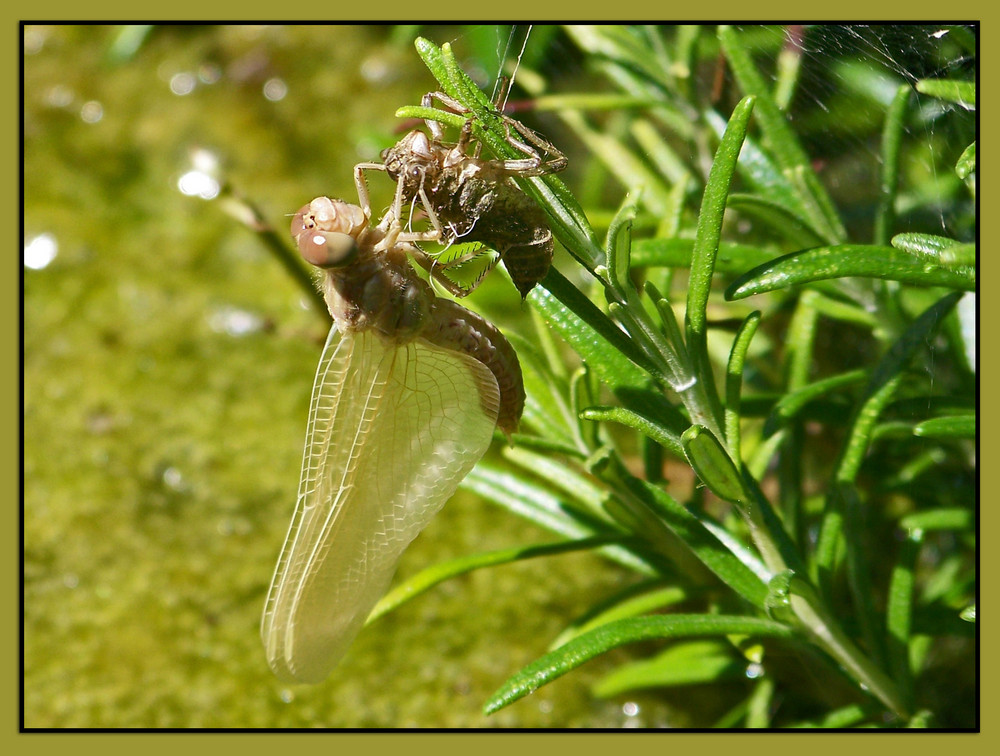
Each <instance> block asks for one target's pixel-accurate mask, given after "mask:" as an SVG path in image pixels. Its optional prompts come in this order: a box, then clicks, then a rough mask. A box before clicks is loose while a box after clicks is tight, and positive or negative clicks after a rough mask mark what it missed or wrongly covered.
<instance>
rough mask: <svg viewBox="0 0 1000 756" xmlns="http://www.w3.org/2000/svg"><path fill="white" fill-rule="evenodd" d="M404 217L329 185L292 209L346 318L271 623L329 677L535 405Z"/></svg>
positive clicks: (334, 307)
mask: <svg viewBox="0 0 1000 756" xmlns="http://www.w3.org/2000/svg"><path fill="white" fill-rule="evenodd" d="M390 225H391V224H389V223H380V224H379V225H377V226H371V225H370V224H369V218H368V215H367V213H365V212H364V211H363V210H362V209H361V208H360V207H358V206H357V205H352V204H349V203H347V202H343V201H341V200H331V199H328V198H327V197H318V198H316V199H314V200H313V201H312V202H310V203H309V204H308V205H306V206H305V207H303V208H301V209H300V210H299V212H298V213H297V214H296V215H295V218H294V219H293V221H292V228H291V231H292V236H293V237H294V238H295V241H296V243H297V245H298V247H299V250H300V252H301V253H302V255H303V257H304V258H305V259H306V260H307V261H308V262H309V263H311V264H312V265H314V266H316V267H318V268H319V269H320V270H322V271H323V272H324V275H323V281H322V289H323V293H324V297H325V299H326V302H327V305H328V307H329V309H330V314H331V315H332V316H333V320H334V325H333V327H332V328H331V330H330V335H329V337H328V339H327V341H326V346H325V347H324V349H323V354H322V357H321V358H320V363H319V368H318V370H317V372H316V379H315V383H314V386H313V393H312V400H311V403H310V409H309V422H308V427H307V431H306V443H305V452H304V455H303V460H302V474H301V479H300V483H299V492H298V500H297V502H296V505H295V513H294V515H293V518H292V523H291V526H290V528H289V530H288V535H287V537H286V539H285V545H284V547H283V549H282V552H281V556H280V558H279V560H278V565H277V568H276V569H275V573H274V578H273V580H272V583H271V588H270V591H269V592H268V596H267V603H266V605H265V609H264V616H263V620H262V623H261V637H262V639H263V641H264V646H265V649H266V652H267V658H268V661H269V663H270V665H271V668H272V669H273V670H274V672H275V674H276V675H277V676H278V677H280V678H281V679H283V680H286V681H289V682H305V683H315V682H320V681H322V680H323V679H324V678H326V676H327V675H328V674H329V673H330V671H331V670H332V669H333V668H334V666H336V664H337V663H338V661H339V660H340V659H341V657H342V656H343V655H344V653H345V652H346V651H347V648H348V646H349V645H350V643H351V641H352V640H353V639H354V637H355V636H356V635H357V633H358V632H359V631H360V629H361V627H362V625H363V624H364V622H365V619H366V618H367V617H368V615H369V613H370V612H371V609H372V607H373V606H374V605H375V603H376V602H377V601H378V599H379V598H380V597H381V596H382V594H383V593H384V592H385V590H386V588H387V587H388V584H389V581H390V579H391V578H392V575H393V573H394V572H395V569H396V564H397V562H398V561H399V558H400V556H401V555H402V553H403V551H404V550H405V548H406V547H407V545H408V544H409V543H410V541H412V540H413V539H414V538H415V537H416V536H417V534H418V533H419V532H420V531H421V530H422V529H423V528H424V526H426V525H427V523H428V522H429V521H430V519H431V518H432V517H433V516H434V514H435V513H436V512H437V511H438V510H439V509H440V508H441V506H442V505H443V504H444V503H445V501H446V500H447V499H448V498H449V497H450V496H451V495H452V494H453V493H454V492H455V490H456V488H457V487H458V484H459V483H460V482H461V481H462V479H463V478H464V477H465V476H466V475H467V474H468V473H469V472H470V471H471V470H472V468H473V467H474V466H475V465H476V463H477V462H478V461H479V460H480V458H481V457H482V456H483V454H485V452H486V450H487V448H488V446H489V444H490V441H491V439H492V437H493V432H494V429H495V428H499V429H500V430H501V431H503V432H504V433H505V434H507V435H508V436H509V435H510V434H511V433H513V432H514V431H515V430H516V428H517V425H518V421H519V419H520V416H521V412H522V410H523V407H524V386H523V382H522V378H521V368H520V365H519V363H518V360H517V355H516V354H515V353H514V350H513V348H512V347H511V346H510V344H509V343H508V342H507V340H506V339H505V338H504V337H503V335H502V334H501V333H500V331H499V330H497V328H496V327H495V326H494V325H493V324H491V323H489V322H488V321H486V320H484V319H483V318H482V317H481V316H479V315H477V314H475V313H473V312H471V311H469V310H467V309H465V308H464V307H462V306H460V305H459V304H458V303H456V302H454V301H453V300H451V299H444V298H439V297H437V296H436V295H435V293H434V291H433V290H432V288H431V286H430V285H429V284H428V282H427V281H425V280H424V279H422V278H420V277H419V276H418V275H417V274H416V272H415V271H414V270H413V268H412V267H411V266H410V264H409V262H408V260H407V253H408V252H410V251H412V250H410V248H409V245H408V244H407V243H406V242H405V240H401V239H400V238H399V237H400V235H399V234H398V233H394V234H393V235H391V236H390V235H388V234H387V230H388V229H389V226H390Z"/></svg>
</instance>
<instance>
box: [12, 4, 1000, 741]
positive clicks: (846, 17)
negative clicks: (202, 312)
mask: <svg viewBox="0 0 1000 756" xmlns="http://www.w3.org/2000/svg"><path fill="white" fill-rule="evenodd" d="M497 9H500V10H497ZM290 12H291V13H294V14H296V15H297V16H298V19H295V18H294V17H293V18H289V17H288V16H287V15H286V14H288V13H290ZM501 14H502V15H501ZM698 14H702V15H698ZM997 15H998V14H997V12H996V10H995V8H994V9H992V10H987V3H986V2H985V0H974V2H954V3H940V2H937V3H935V2H928V1H927V0H910V2H906V3H904V2H900V0H894V1H893V2H884V1H882V2H872V0H866V1H862V2H859V1H858V0H840V1H839V2H837V3H835V4H833V3H802V2H801V1H799V2H794V1H792V0H781V1H780V2H775V1H774V0H768V1H767V2H763V3H762V2H754V3H752V4H746V3H737V2H734V0H723V1H722V2H718V1H716V2H712V3H710V4H709V3H700V4H697V3H696V4H692V3H666V2H653V1H652V0H627V1H626V2H615V3H608V2H598V0H572V1H571V0H544V2H539V0H531V1H528V2H526V1H525V0H505V2H503V3H502V4H496V5H492V4H490V5H488V4H486V3H482V2H476V3H470V2H468V0H466V2H463V3H457V2H455V1H454V0H446V1H444V2H442V0H436V1H435V2H427V1H426V0H425V2H422V3H415V2H413V0H410V2H407V3H404V2H401V0H382V2H379V3H378V4H377V5H375V4H371V3H367V4H366V3H361V4H350V3H346V2H343V0H341V1H340V2H330V0H327V2H324V3H317V2H313V3H307V2H299V3H296V4H292V5H289V4H287V3H285V4H279V5H275V4H274V3H266V2H260V0H250V1H249V2H248V1H247V0H243V1H242V2H239V3H237V2H233V1H232V0H226V2H205V0H199V1H198V2H190V1H189V0H173V1H172V2H169V3H164V2H161V3H136V2H134V0H132V1H131V2H126V1H125V0H112V1H109V0H97V2H91V3H87V4H86V5H84V4H83V3H80V2H79V0H76V1H75V2H69V1H68V0H47V2H45V3H33V4H28V3H24V2H16V3H14V5H13V6H12V7H11V8H10V9H6V10H4V16H5V17H6V16H9V17H10V18H9V19H7V18H5V20H4V23H3V24H2V25H0V39H2V40H3V45H2V49H3V52H4V55H3V62H4V66H5V67H6V68H8V71H7V72H6V73H5V75H4V77H3V79H2V82H3V87H4V90H3V92H4V95H5V98H4V101H5V102H9V103H11V104H13V102H14V101H15V98H18V97H19V84H20V76H19V65H20V63H19V61H20V58H19V55H20V52H19V46H20V39H21V31H20V27H19V22H20V21H23V20H30V21H37V20H45V19H52V20H60V19H65V20H71V21H84V20H87V19H100V20H108V21H126V20H127V21H146V20H158V21H159V20H164V19H171V20H172V19H176V20H195V19H203V20H212V21H220V20H239V19H253V20H287V21H290V22H291V21H294V20H300V21H303V22H309V21H310V20H317V21H319V20H322V21H349V20H352V19H355V20H359V21H373V20H381V19H386V20H394V19H400V20H406V21H411V22H412V21H414V20H419V21H421V22H430V21H433V20H438V21H442V22H453V21H470V20H476V19H478V18H482V19H484V20H485V21H492V22H496V21H517V22H523V21H528V20H536V21H537V22H544V21H550V22H556V21H563V20H574V21H599V20H607V21H644V22H648V21H655V20H663V21H671V22H673V21H691V22H713V21H738V22H744V23H746V22H752V21H756V20H759V21H770V22H792V21H814V22H815V21H833V22H837V21H840V22H859V21H863V20H870V21H873V22H878V21H881V22H886V21H890V20H893V19H912V20H913V21H977V20H978V21H981V22H982V23H983V31H984V32H985V35H984V36H985V43H984V44H982V55H981V59H982V63H983V65H982V70H983V72H984V73H983V75H982V76H981V79H982V83H981V89H983V90H984V93H983V94H980V96H979V98H978V100H979V103H981V104H980V112H983V111H985V112H986V114H987V115H986V117H985V118H983V119H982V120H983V121H984V122H994V123H995V122H996V121H997V119H996V117H995V116H994V117H992V118H990V116H989V113H990V112H992V111H994V110H996V108H997V105H996V104H995V101H993V100H992V96H993V94H994V91H993V90H995V89H996V81H997V79H996V78H995V75H996V70H997V69H996V68H995V65H996V58H995V57H994V56H995V55H996V50H997V48H998V37H994V36H993V35H994V34H995V33H996V28H997V27H994V26H992V24H991V23H990V21H991V20H993V21H995V20H996V17H997ZM414 65H417V61H416V60H415V61H414ZM18 103H20V101H19V100H18ZM6 113H7V115H6V117H5V118H4V119H3V130H4V135H5V136H6V139H5V140H4V143H5V144H6V145H7V146H8V148H7V149H6V150H5V151H4V153H3V161H4V166H3V171H2V175H3V176H5V177H7V180H6V181H5V182H4V184H3V186H4V194H5V197H4V199H5V200H6V201H5V202H3V204H2V207H4V208H6V212H7V213H8V214H9V215H10V217H9V218H8V222H7V223H6V227H7V228H8V229H9V234H8V237H9V238H10V239H11V242H10V243H11V244H13V241H14V237H15V233H16V231H17V229H19V228H20V217H19V216H18V215H17V213H18V212H19V211H20V191H21V187H20V182H19V176H20V173H19V162H20V150H19V149H17V150H15V149H13V147H14V145H18V144H19V141H18V140H19V127H20V123H21V116H20V109H19V108H13V107H11V108H9V109H8V110H6ZM995 154H996V152H995V150H992V149H989V145H987V149H985V150H980V158H979V160H980V161H981V162H983V161H984V158H985V163H986V164H987V165H993V166H994V168H996V166H997V159H996V157H995ZM979 175H985V176H986V177H987V180H986V181H985V182H983V183H984V184H985V185H986V196H987V199H986V200H984V201H983V202H982V205H983V207H984V208H986V210H987V212H985V213H981V218H982V225H981V228H982V229H983V230H982V231H981V236H982V238H983V239H985V240H992V239H994V238H995V237H996V219H997V215H998V214H997V213H996V212H995V207H996V202H997V200H996V194H995V193H994V191H993V185H994V183H995V182H994V181H993V180H992V178H991V177H992V176H994V175H995V174H993V173H992V170H990V169H988V168H987V169H986V170H982V169H981V168H980V169H979ZM991 207H992V208H993V211H990V208H991ZM981 246H982V247H983V248H984V249H985V255H983V256H984V257H985V258H986V260H987V266H986V267H987V271H989V270H991V269H992V265H991V264H990V263H989V261H990V260H992V259H993V258H995V257H997V255H998V254H1000V253H998V252H997V251H996V250H993V249H992V248H991V245H989V244H983V245H981ZM9 249H10V248H9V247H8V250H9ZM5 259H6V260H7V262H6V264H5V266H4V267H5V268H6V270H4V271H3V272H0V285H2V286H3V288H4V290H5V291H7V294H6V295H3V296H2V297H0V309H2V313H3V316H2V317H3V326H4V327H3V328H2V330H0V334H2V339H3V346H4V349H3V353H4V354H6V355H9V358H8V359H7V360H5V361H4V362H3V370H2V376H3V387H2V388H3V390H4V391H3V393H4V395H5V396H7V397H9V399H10V401H8V402H5V403H4V404H3V415H2V417H0V427H3V428H5V429H7V432H6V433H5V434H4V435H3V439H4V446H3V449H2V451H3V453H2V455H0V460H2V462H3V466H4V467H3V471H2V475H0V481H2V482H3V484H4V488H5V489H6V490H9V491H10V496H9V497H5V498H4V500H3V504H4V505H5V513H6V518H5V519H6V520H7V521H8V526H7V527H5V528H4V529H3V533H4V534H5V540H6V541H7V543H8V545H7V547H6V548H4V549H3V553H4V554H6V555H8V556H7V559H6V560H5V561H6V563H7V565H8V567H7V569H6V570H4V574H5V578H6V579H5V580H4V583H3V589H4V592H3V603H2V606H3V607H5V609H6V611H5V612H4V615H5V617H6V618H7V621H6V622H5V623H4V624H3V640H4V641H5V644H4V647H6V648H8V649H10V653H8V654H6V655H4V657H3V672H4V673H3V675H2V676H0V679H2V680H3V681H4V683H5V684H4V685H3V686H2V690H3V698H2V704H3V705H2V708H0V713H2V715H3V718H2V721H3V722H4V726H3V727H2V728H0V742H6V743H7V746H3V747H2V750H3V752H4V753H13V754H18V756H20V755H21V754H56V753H58V754H73V755H74V756H77V755H80V756H90V755H91V754H93V755H94V756H97V755H98V754H99V755H100V756H111V755H112V754H118V753H121V754H129V755H130V756H131V755H132V754H136V753H138V754H140V756H152V755H153V754H160V753H163V754H176V753H178V752H181V753H183V754H184V755H185V756H198V755H200V754H202V753H206V754H213V755H217V754H219V752H220V751H222V752H225V753H233V754H239V756H264V755H265V754H266V755H267V756H274V754H282V756H285V755H294V756H299V755H300V754H307V753H323V754H329V755H330V756H353V754H364V755H365V756H389V755H390V754H391V755H392V756H402V755H404V754H405V756H411V754H412V755H415V756H423V755H424V754H434V755H435V756H436V755H437V754H451V753H455V754H470V753H471V754H473V755H474V756H492V755H493V754H511V753H513V754H515V755H516V756H527V754H529V753H531V754H534V753H540V754H546V755H547V756H551V754H552V751H553V749H557V751H558V753H560V754H572V756H577V754H582V755H584V756H591V754H616V755H617V754H623V753H626V754H628V755H629V756H633V754H636V755H638V754H654V753H655V754H660V755H664V754H667V755H669V756H687V754H697V755H698V756H702V755H703V754H712V755H714V754H716V753H722V752H728V753H739V754H740V756H743V754H775V753H802V754H808V755H809V756H819V755H820V754H827V753H829V754H844V753H849V754H850V756H861V754H867V753H884V752H886V751H888V750H898V751H900V752H905V753H906V755H907V756H911V754H923V753H927V754H943V753H948V752H959V751H960V752H961V753H963V755H968V754H975V753H979V752H984V751H986V750H987V749H989V750H991V751H993V752H995V750H996V747H997V740H998V739H997V737H996V732H997V730H998V729H1000V716H997V715H996V709H994V708H993V706H995V705H996V703H997V695H996V693H997V685H996V682H995V680H996V678H993V675H992V674H989V673H988V671H989V670H990V669H997V672H998V673H1000V669H998V666H1000V665H998V663H997V653H996V642H995V639H996V637H997V636H996V633H995V632H990V633H987V634H986V636H985V637H986V639H987V642H986V643H984V644H983V645H982V649H981V651H982V657H981V661H982V664H981V667H983V668H984V669H985V671H986V672H987V674H984V675H981V677H982V679H983V680H984V683H983V685H982V694H983V696H982V698H983V699H984V700H985V701H986V702H987V703H986V704H985V705H983V704H981V712H982V713H983V714H984V715H985V716H983V718H982V729H983V732H982V733H980V734H919V733H911V734H903V733H882V734H878V733H873V734H857V733H850V734H848V733H843V734H839V733H834V734H829V733H824V734H814V733H796V734H782V733H762V734H743V733H721V734H711V733H708V734H698V733H676V734H670V733H669V732H665V733H652V732H646V733H628V732H622V733H620V734H618V733H587V732H580V733H475V732H459V733H392V732H384V733H370V734H369V733H336V732H333V733H316V734H313V733H288V734H284V733H275V734H265V733H252V732H251V733H245V734H243V733H220V734H194V733H192V734H188V733H181V734H173V733H166V734H159V733H126V732H121V733H109V734H86V733H83V734H75V733H53V734H45V733H19V732H18V730H19V727H20V722H21V712H20V685H21V678H20V646H19V634H20V628H21V619H20V613H19V612H14V611H12V610H13V609H14V608H15V607H19V590H18V589H19V583H18V580H19V575H20V570H19V566H20V564H21V561H20V559H19V558H20V556H21V544H20V535H21V522H20V506H21V495H20V489H19V481H20V476H21V470H22V469H23V468H22V467H19V466H18V463H19V462H20V460H21V446H20V443H21V442H20V422H21V417H22V414H21V395H20V375H21V373H20V372H19V370H20V367H21V359H20V349H19V347H20V340H19V333H20V332H19V330H18V326H19V324H20V318H19V313H20V303H21V278H20V276H19V275H18V274H19V273H20V262H18V269H17V270H16V271H15V269H14V263H13V255H12V254H11V253H10V252H8V255H7V256H5ZM987 282H988V283H989V285H990V286H989V288H992V286H993V283H992V279H990V278H987ZM981 301H982V312H981V314H982V317H981V320H982V322H983V323H988V324H991V323H994V322H996V321H997V318H998V317H1000V297H998V298H997V299H993V298H992V297H983V298H981ZM991 330H992V328H988V329H987V332H989V331H991ZM978 359H979V362H980V365H981V367H980V374H985V375H987V376H995V375H996V373H995V372H994V370H995V369H996V363H997V358H996V354H995V353H992V352H990V351H989V350H988V349H987V350H985V351H984V352H980V353H979V357H978ZM994 382H995V378H994V380H993V381H987V382H986V384H985V385H987V386H989V385H991V384H992V383H994ZM984 400H985V401H984V402H983V407H984V410H985V413H984V414H985V417H986V418H987V419H988V418H990V417H996V415H994V414H993V413H994V412H997V407H998V402H997V401H996V399H995V398H994V397H993V396H992V395H987V396H986V397H984ZM980 422H981V425H980V427H983V425H984V423H983V422H982V421H980ZM985 436H986V442H985V443H984V444H983V446H982V450H981V452H980V453H981V455H982V457H984V458H986V459H987V460H996V459H997V454H996V450H997V443H996V440H995V439H994V438H993V437H992V433H990V432H987V433H986V434H985ZM997 470H998V465H996V464H987V465H986V475H984V476H983V481H982V482H983V486H982V490H984V491H985V492H986V494H987V495H985V496H982V497H981V498H982V501H984V502H985V506H984V507H983V508H982V515H983V516H982V523H983V525H982V528H981V534H987V537H989V536H988V534H989V533H992V532H995V525H996V523H997V519H998V516H997V509H998V506H996V498H997V497H996V493H997V491H998V489H1000V485H998V482H997ZM989 494H994V495H993V496H990V495H989ZM991 504H992V506H991ZM983 552H984V554H985V562H986V565H985V567H986V568H985V570H983V574H985V575H988V576H992V575H996V574H997V570H996V565H995V564H994V568H992V569H991V568H990V567H989V564H990V562H995V561H996V559H997V557H996V554H997V552H996V551H994V550H992V549H991V548H984V549H983ZM15 557H16V559H15ZM985 588H986V590H985V591H984V593H985V594H986V595H985V596H984V597H981V599H980V604H982V605H985V607H986V610H985V612H983V614H984V615H985V616H986V623H987V628H989V627H990V626H991V620H992V618H993V617H994V616H996V614H997V611H996V609H995V606H996V603H995V600H994V599H995V594H996V588H995V584H993V583H992V581H988V584H987V585H986V586H985ZM990 702H992V705H991V703H990ZM901 739H902V740H901ZM989 742H994V745H993V746H992V747H990V746H988V743H989Z"/></svg>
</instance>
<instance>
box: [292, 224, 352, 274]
mask: <svg viewBox="0 0 1000 756" xmlns="http://www.w3.org/2000/svg"><path fill="white" fill-rule="evenodd" d="M298 244H299V252H300V253H302V257H303V258H304V259H305V261H306V262H307V263H310V264H311V265H315V266H316V267H317V268H339V267H341V266H343V265H349V264H350V263H351V262H352V261H353V260H354V258H355V256H356V255H357V253H358V243H357V241H356V240H355V238H354V237H353V236H350V235H349V234H342V233H340V232H339V231H320V230H318V229H314V230H312V231H304V232H303V233H302V234H301V235H300V236H299V237H298Z"/></svg>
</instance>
